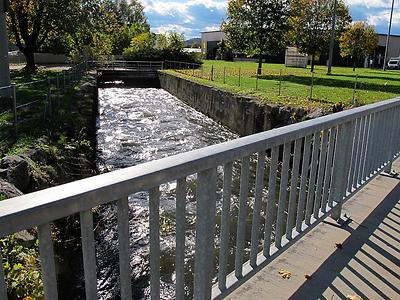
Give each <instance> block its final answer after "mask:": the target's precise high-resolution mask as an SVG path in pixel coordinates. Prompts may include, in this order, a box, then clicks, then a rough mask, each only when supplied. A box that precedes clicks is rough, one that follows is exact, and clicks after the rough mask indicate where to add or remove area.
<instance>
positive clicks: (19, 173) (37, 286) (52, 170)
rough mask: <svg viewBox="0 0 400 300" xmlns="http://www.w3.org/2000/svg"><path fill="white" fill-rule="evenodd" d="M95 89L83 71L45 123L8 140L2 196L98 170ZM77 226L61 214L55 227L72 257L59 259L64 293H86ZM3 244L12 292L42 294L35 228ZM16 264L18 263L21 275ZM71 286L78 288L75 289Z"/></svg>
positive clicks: (58, 243)
mask: <svg viewBox="0 0 400 300" xmlns="http://www.w3.org/2000/svg"><path fill="white" fill-rule="evenodd" d="M96 91H97V87H96V79H95V76H94V75H92V74H88V75H86V76H84V77H83V78H82V80H81V81H80V82H78V83H77V84H76V85H75V86H73V87H71V90H70V91H69V92H68V94H66V95H65V96H64V97H63V101H60V102H59V106H58V107H57V110H56V111H55V113H54V115H53V118H52V120H51V121H50V122H48V123H47V124H46V125H47V126H43V128H29V126H27V128H28V129H27V130H25V131H23V132H20V133H19V136H18V139H17V140H13V141H10V143H7V145H8V147H7V148H4V151H3V157H2V158H1V160H0V200H4V199H7V198H12V197H15V196H18V195H21V194H26V193H30V192H33V191H37V190H41V189H46V188H48V187H52V186H56V185H60V184H63V183H66V182H71V181H74V180H77V179H81V178H85V177H88V176H92V175H95V174H97V169H96V166H95V149H96V146H95V145H96V144H95V141H96V135H95V133H96V131H95V117H96V114H97V111H95V105H94V103H95V101H94V100H97V99H96V98H95V97H96ZM79 230H80V227H79V222H78V219H77V218H76V217H75V216H71V217H69V218H67V219H63V220H59V221H57V222H55V223H54V227H53V233H54V247H55V252H56V254H57V257H69V259H68V260H59V261H57V262H56V263H57V266H58V270H59V271H58V272H59V274H58V276H59V277H60V278H62V280H60V283H62V285H60V286H59V289H60V291H62V294H63V295H65V298H64V299H67V298H69V299H72V298H76V296H77V295H82V288H83V287H82V284H81V283H82V281H81V277H82V274H81V273H82V271H81V270H80V267H79V266H80V265H81V263H79V261H77V260H81V254H80V238H79V237H80V234H79ZM1 244H2V245H3V246H2V256H3V259H4V261H5V262H6V264H5V268H4V269H5V276H6V280H7V285H8V287H9V291H8V292H9V295H10V296H11V297H17V298H18V297H20V298H24V297H28V296H32V297H36V298H40V296H41V295H42V293H43V286H42V280H41V275H40V268H39V262H38V259H37V258H38V241H37V233H36V231H35V229H31V230H28V231H23V232H20V233H17V234H15V235H13V236H10V237H8V238H6V239H3V240H1ZM10 249H11V250H13V251H11V250H10ZM15 252H18V253H19V254H20V255H17V256H16V255H14V254H15ZM15 266H19V268H20V271H19V273H18V274H19V275H18V276H16V274H15V270H14V269H15ZM78 267H79V268H78ZM27 283H29V284H27ZM79 285H80V286H79ZM71 286H75V287H76V288H75V289H73V290H71Z"/></svg>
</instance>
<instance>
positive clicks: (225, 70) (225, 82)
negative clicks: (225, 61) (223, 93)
mask: <svg viewBox="0 0 400 300" xmlns="http://www.w3.org/2000/svg"><path fill="white" fill-rule="evenodd" d="M225 83H226V67H224V84H225Z"/></svg>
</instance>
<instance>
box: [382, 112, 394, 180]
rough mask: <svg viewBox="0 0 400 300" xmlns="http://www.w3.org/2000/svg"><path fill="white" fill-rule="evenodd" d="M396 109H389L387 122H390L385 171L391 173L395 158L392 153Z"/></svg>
mask: <svg viewBox="0 0 400 300" xmlns="http://www.w3.org/2000/svg"><path fill="white" fill-rule="evenodd" d="M393 113H394V109H393V108H391V109H389V112H388V118H387V122H388V131H387V132H388V141H387V151H386V153H387V159H386V161H387V166H386V167H385V170H384V171H385V172H387V173H390V172H391V170H392V160H393V154H392V148H393V141H394V136H393V133H394V122H393V120H394V114H393Z"/></svg>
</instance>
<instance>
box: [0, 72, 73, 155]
mask: <svg viewBox="0 0 400 300" xmlns="http://www.w3.org/2000/svg"><path fill="white" fill-rule="evenodd" d="M56 75H57V71H54V70H48V69H44V68H40V69H38V70H37V71H36V72H35V73H33V74H27V73H25V72H24V70H12V71H11V81H12V83H13V84H16V96H17V106H19V105H22V104H26V103H32V102H34V101H37V102H35V103H34V104H32V105H29V106H27V107H25V108H20V109H18V135H17V136H16V135H15V131H14V126H13V115H12V113H11V112H10V111H5V112H4V109H6V108H7V107H5V108H3V112H2V111H0V157H2V156H3V155H5V154H18V153H19V152H21V151H23V150H24V149H26V148H30V147H32V146H34V145H35V143H36V140H37V139H38V138H39V137H41V136H43V135H51V133H54V132H58V131H61V130H63V129H62V128H63V127H65V126H66V125H65V124H73V123H74V122H75V121H76V118H77V115H79V113H77V112H73V111H72V110H73V109H72V108H73V107H75V106H76V103H74V101H76V99H74V95H75V94H76V93H77V91H78V90H79V87H78V84H76V85H74V86H69V87H67V88H66V90H65V93H63V94H61V93H60V94H58V95H57V94H56ZM48 77H50V78H51V85H50V88H51V91H52V94H53V95H54V94H56V97H55V98H53V101H52V105H53V111H54V114H53V117H52V119H49V118H48V116H47V117H46V115H45V110H46V109H48V108H49V107H48V106H46V95H47V89H48V85H47V78H48ZM43 80H44V81H43ZM32 81H35V82H36V81H39V82H36V83H34V84H29V85H26V83H30V82H32ZM66 83H67V84H68V79H67V81H66ZM60 84H61V86H62V83H61V82H60Z"/></svg>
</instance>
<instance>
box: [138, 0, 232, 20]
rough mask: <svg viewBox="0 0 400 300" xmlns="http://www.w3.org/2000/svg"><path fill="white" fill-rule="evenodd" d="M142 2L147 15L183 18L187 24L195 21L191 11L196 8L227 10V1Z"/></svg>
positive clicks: (151, 0) (158, 0) (146, 0)
mask: <svg viewBox="0 0 400 300" xmlns="http://www.w3.org/2000/svg"><path fill="white" fill-rule="evenodd" d="M142 2H143V4H144V7H145V12H146V13H154V14H158V15H161V16H171V17H176V18H181V19H182V20H183V21H184V22H185V23H193V22H194V21H195V17H194V16H192V15H191V14H190V13H189V10H190V9H191V8H193V7H195V6H203V7H205V8H207V9H208V10H210V11H211V12H213V11H214V10H218V11H225V10H226V8H227V2H226V1H212V0H189V1H185V2H177V1H160V0H155V1H153V0H143V1H142Z"/></svg>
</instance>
